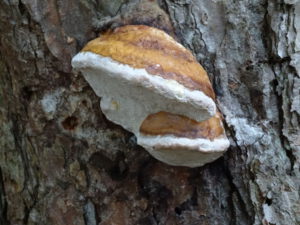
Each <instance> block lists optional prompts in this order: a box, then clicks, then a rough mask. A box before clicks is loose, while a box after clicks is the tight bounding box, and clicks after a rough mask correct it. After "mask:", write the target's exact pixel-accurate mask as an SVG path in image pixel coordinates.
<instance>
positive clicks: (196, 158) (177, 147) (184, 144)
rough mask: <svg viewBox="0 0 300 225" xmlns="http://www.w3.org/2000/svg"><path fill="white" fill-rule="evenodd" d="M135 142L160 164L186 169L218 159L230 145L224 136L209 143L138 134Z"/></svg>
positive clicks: (208, 141) (206, 141)
mask: <svg viewBox="0 0 300 225" xmlns="http://www.w3.org/2000/svg"><path fill="white" fill-rule="evenodd" d="M137 142H138V144H139V145H141V146H143V147H144V148H145V149H146V150H147V151H148V152H149V153H150V154H151V155H152V156H153V157H155V158H156V159H158V160H160V161H162V162H165V163H167V164H169V165H173V166H188V167H198V166H202V165H204V164H206V163H208V162H211V161H213V160H215V159H217V158H219V157H220V156H221V155H222V154H223V153H224V152H225V151H226V149H227V148H228V147H229V145H230V143H229V141H228V139H227V138H226V136H224V137H222V138H217V139H214V140H213V141H210V140H208V139H202V138H197V139H190V138H181V137H175V136H172V135H164V136H145V135H141V134H139V135H138V136H137ZM170 147H171V148H173V149H170Z"/></svg>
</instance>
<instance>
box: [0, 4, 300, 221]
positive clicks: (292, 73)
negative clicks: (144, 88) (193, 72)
mask: <svg viewBox="0 0 300 225" xmlns="http://www.w3.org/2000/svg"><path fill="white" fill-rule="evenodd" d="M137 2H138V1H137V0H135V1H133V2H132V1H131V2H127V1H124V0H116V1H108V0H89V1H84V0H77V1H75V0H48V1H47V0H39V1H34V0H1V1H0V79H1V81H0V121H1V126H0V147H1V151H0V224H3V225H19V224H20V225H21V224H28V225H29V224H30V225H33V224H55V225H60V224H61V225H63V224H68V225H69V224H70V225H73V224H74V225H75V224H85V225H96V224H99V225H109V224H117V225H119V224H120V225H123V224H124V225H127V224H144V225H146V224H147V225H148V224H149V225H150V224H167V225H173V224H187V225H192V224H209V225H218V224H219V225H227V224H228V225H233V224H236V225H248V224H264V225H267V224H269V225H271V224H276V225H280V224H282V225H287V224H289V225H293V224H300V196H299V193H300V171H299V170H300V168H299V162H300V128H299V127H300V126H299V124H300V122H299V119H300V2H299V1H297V0H284V1H283V0H281V1H275V0H255V1H248V0H244V1H234V0H229V1H221V0H215V1H211V0H203V1H192V0H176V1H175V0H174V1H170V0H161V1H159V5H160V7H161V8H162V9H163V10H164V11H165V12H166V13H167V14H168V15H169V16H170V19H171V22H172V26H173V28H174V31H175V32H174V33H175V34H176V35H177V38H178V40H180V41H181V43H182V44H183V45H184V46H185V47H187V48H189V49H190V50H191V51H192V52H193V53H194V55H195V56H196V57H197V59H198V61H199V62H200V63H201V64H202V65H203V67H204V68H205V69H206V70H207V71H208V73H209V76H210V78H211V81H212V83H213V86H214V90H215V92H216V94H217V102H218V107H219V109H220V111H221V112H222V113H223V115H224V118H225V123H226V131H227V134H228V136H229V138H230V142H231V147H230V149H229V150H228V152H227V153H226V154H225V155H224V157H222V158H220V159H219V160H217V161H215V162H213V163H210V164H208V165H205V166H203V167H201V168H194V169H189V168H182V167H172V166H168V165H165V164H163V163H160V162H158V161H157V160H155V159H153V158H152V157H150V156H149V155H148V154H147V152H146V151H144V150H143V149H142V148H141V147H139V146H138V145H136V143H135V139H134V137H133V135H132V134H130V133H128V132H127V131H125V130H124V129H122V128H121V127H119V126H117V125H115V124H112V123H111V122H109V121H108V120H107V119H106V118H105V117H104V116H103V115H102V113H101V110H100V106H99V98H98V97H97V96H95V94H94V93H93V91H92V90H91V88H90V87H89V85H88V84H87V83H86V82H85V80H84V79H83V77H82V76H81V75H80V74H74V73H73V72H72V70H71V66H70V60H71V58H72V57H73V56H74V55H75V54H76V53H77V52H78V51H79V50H80V49H81V48H82V47H83V46H84V44H86V43H87V41H89V40H91V39H93V38H95V37H96V36H97V35H98V32H99V26H97V24H98V25H99V24H102V25H103V24H105V23H106V22H107V21H112V20H113V19H115V18H120V17H118V16H120V15H121V13H122V12H124V11H126V10H127V9H129V8H131V7H134V6H135V5H134V4H137ZM145 2H147V4H150V5H151V4H156V2H155V1H145V0H144V1H142V3H141V4H142V5H141V7H143V6H144V5H143V4H144V3H145ZM145 4H146V3H145Z"/></svg>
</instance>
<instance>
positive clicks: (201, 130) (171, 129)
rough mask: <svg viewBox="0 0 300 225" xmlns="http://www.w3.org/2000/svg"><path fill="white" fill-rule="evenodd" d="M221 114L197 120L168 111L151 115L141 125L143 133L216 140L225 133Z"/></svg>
mask: <svg viewBox="0 0 300 225" xmlns="http://www.w3.org/2000/svg"><path fill="white" fill-rule="evenodd" d="M220 118H221V114H220V113H217V114H216V115H215V116H214V117H211V118H210V119H208V120H204V121H201V122H197V121H195V120H192V119H190V118H188V117H186V116H181V115H176V114H173V113H168V112H158V113H155V114H151V115H149V116H148V117H147V118H146V119H145V120H144V121H143V123H142V125H141V127H140V133H141V134H143V135H152V136H155V135H156V136H157V135H174V136H176V137H184V138H189V139H196V138H205V139H209V140H211V141H212V140H214V139H215V138H218V137H221V136H222V135H224V128H223V126H222V122H221V119H220Z"/></svg>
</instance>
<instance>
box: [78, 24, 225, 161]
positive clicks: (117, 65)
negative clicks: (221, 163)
mask: <svg viewBox="0 0 300 225" xmlns="http://www.w3.org/2000/svg"><path fill="white" fill-rule="evenodd" d="M72 66H73V67H74V68H75V69H78V70H80V71H81V72H82V73H83V75H84V77H85V79H86V80H87V81H88V83H89V84H90V85H91V87H92V88H93V90H94V91H95V92H96V94H97V95H98V96H99V97H101V101H100V106H101V109H102V111H103V113H104V114H105V115H106V117H107V118H108V119H109V120H111V121H113V122H114V123H117V124H120V125H121V126H123V127H124V128H125V129H127V130H129V131H131V132H133V133H134V134H135V135H136V137H137V142H138V144H139V145H141V146H143V147H144V148H145V149H146V150H147V151H148V152H149V153H150V154H151V155H153V156H154V157H155V158H157V159H158V160H161V161H163V162H165V163H167V164H170V165H175V166H188V167H197V166H202V165H203V164H205V163H208V162H211V161H213V160H215V159H217V158H218V157H220V156H221V155H222V153H224V151H226V149H227V148H228V147H229V141H228V140H227V138H226V135H225V132H224V128H223V125H222V120H221V119H220V115H219V113H218V112H217V110H216V104H215V94H214V91H213V89H212V86H211V83H210V81H209V78H208V76H207V73H206V72H205V70H204V69H203V68H202V66H201V65H200V64H199V63H198V62H197V61H196V59H195V58H194V56H193V55H192V54H191V52H189V51H188V50H187V49H185V48H184V47H183V46H182V45H180V44H179V43H177V42H176V41H175V40H174V39H173V38H172V37H170V36H169V35H167V34H166V33H165V32H163V31H161V30H159V29H156V28H153V27H148V26H143V25H127V26H123V27H119V28H116V29H114V30H113V31H108V32H106V33H104V34H102V35H101V36H100V37H99V38H96V39H95V40H92V41H90V42H89V43H88V44H87V45H86V46H85V47H84V48H83V49H82V51H81V52H80V53H78V54H77V55H76V56H75V57H74V58H73V60H72Z"/></svg>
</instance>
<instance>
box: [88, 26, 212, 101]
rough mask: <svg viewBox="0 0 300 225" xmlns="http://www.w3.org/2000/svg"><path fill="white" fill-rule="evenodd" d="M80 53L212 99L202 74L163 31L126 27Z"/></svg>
mask: <svg viewBox="0 0 300 225" xmlns="http://www.w3.org/2000/svg"><path fill="white" fill-rule="evenodd" d="M82 51H89V52H93V53H96V54H99V55H102V56H105V57H110V58H112V59H114V60H115V61H118V62H120V63H123V64H127V65H130V66H132V67H134V68H144V69H146V70H147V72H148V73H150V74H152V75H158V76H161V77H163V78H165V79H174V80H176V81H177V82H179V83H181V84H182V85H184V86H186V87H187V88H190V89H193V90H201V91H202V92H204V93H205V94H206V95H207V96H209V97H211V98H212V99H215V94H214V91H213V89H212V86H211V83H210V81H209V78H208V76H207V73H206V71H205V70H204V69H203V67H202V66H201V65H200V64H199V63H198V62H197V60H196V59H195V57H194V56H193V55H192V53H191V52H189V51H188V50H187V49H185V48H184V47H182V46H181V45H179V44H178V43H177V42H176V41H175V40H174V39H173V38H172V37H170V36H169V35H167V34H165V33H164V32H163V31H161V30H158V29H156V28H153V27H148V26H143V25H127V26H124V27H119V28H117V29H115V30H113V31H109V32H106V33H104V34H102V35H101V36H100V37H99V38H96V39H95V40H92V41H90V42H89V43H88V44H87V45H86V46H85V47H84V48H83V50H82Z"/></svg>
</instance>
